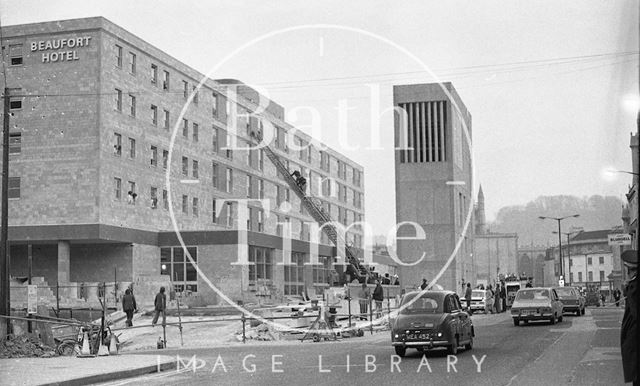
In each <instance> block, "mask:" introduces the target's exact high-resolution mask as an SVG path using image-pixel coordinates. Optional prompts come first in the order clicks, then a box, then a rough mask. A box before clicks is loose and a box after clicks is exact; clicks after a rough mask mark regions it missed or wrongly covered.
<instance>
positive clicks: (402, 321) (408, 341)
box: [391, 291, 475, 357]
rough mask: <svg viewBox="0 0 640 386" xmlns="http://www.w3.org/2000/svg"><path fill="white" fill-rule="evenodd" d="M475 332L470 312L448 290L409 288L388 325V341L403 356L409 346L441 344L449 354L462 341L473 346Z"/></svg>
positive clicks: (466, 345) (436, 345) (422, 347)
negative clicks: (389, 332)
mask: <svg viewBox="0 0 640 386" xmlns="http://www.w3.org/2000/svg"><path fill="white" fill-rule="evenodd" d="M474 335H475V332H474V329H473V323H472V321H471V316H470V315H469V314H468V313H467V312H466V311H464V310H463V309H462V305H461V304H460V299H459V298H458V295H456V294H455V293H454V292H451V291H426V292H424V293H422V292H421V291H416V292H410V293H408V294H406V295H405V296H404V297H403V298H402V303H401V305H400V309H399V311H398V315H397V317H396V318H395V320H394V321H393V324H392V327H391V344H392V345H393V347H394V348H395V351H396V354H398V355H399V356H401V357H403V356H404V355H405V354H406V352H407V349H408V348H415V349H417V350H418V351H424V350H430V349H433V348H436V347H444V348H446V349H447V350H448V352H449V354H452V355H455V354H457V353H458V347H460V346H461V345H464V347H465V348H466V349H467V350H470V349H472V348H473V337H474Z"/></svg>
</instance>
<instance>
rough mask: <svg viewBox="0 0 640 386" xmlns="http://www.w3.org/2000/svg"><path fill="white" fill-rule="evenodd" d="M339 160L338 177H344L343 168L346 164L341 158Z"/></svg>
mask: <svg viewBox="0 0 640 386" xmlns="http://www.w3.org/2000/svg"><path fill="white" fill-rule="evenodd" d="M337 161H338V177H339V178H342V169H344V164H343V163H342V161H340V160H337Z"/></svg>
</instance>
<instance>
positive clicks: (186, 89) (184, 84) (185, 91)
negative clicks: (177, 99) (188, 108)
mask: <svg viewBox="0 0 640 386" xmlns="http://www.w3.org/2000/svg"><path fill="white" fill-rule="evenodd" d="M182 96H183V97H184V99H187V98H189V82H187V81H186V80H183V81H182Z"/></svg>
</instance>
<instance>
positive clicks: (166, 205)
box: [162, 189, 169, 210]
mask: <svg viewBox="0 0 640 386" xmlns="http://www.w3.org/2000/svg"><path fill="white" fill-rule="evenodd" d="M162 207H163V208H164V210H169V193H168V192H167V190H166V189H162Z"/></svg>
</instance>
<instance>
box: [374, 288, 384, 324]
mask: <svg viewBox="0 0 640 386" xmlns="http://www.w3.org/2000/svg"><path fill="white" fill-rule="evenodd" d="M372 297H373V300H375V302H376V318H380V317H382V302H383V301H384V289H383V288H382V285H381V284H380V280H376V288H375V289H374V290H373V296H372Z"/></svg>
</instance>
